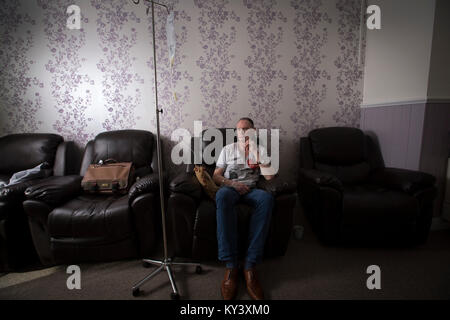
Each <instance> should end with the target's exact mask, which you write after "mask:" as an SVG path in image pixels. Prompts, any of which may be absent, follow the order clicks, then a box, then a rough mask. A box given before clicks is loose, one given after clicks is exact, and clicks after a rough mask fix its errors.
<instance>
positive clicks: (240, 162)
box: [216, 142, 265, 188]
mask: <svg viewBox="0 0 450 320" xmlns="http://www.w3.org/2000/svg"><path fill="white" fill-rule="evenodd" d="M263 151H265V149H264V147H263V146H258V152H259V154H260V158H262V157H261V154H262V153H263ZM249 159H250V163H256V159H254V157H253V156H252V155H249ZM252 161H253V162H252ZM216 166H217V167H218V168H222V169H225V172H224V177H225V178H227V179H230V180H234V181H239V182H242V183H244V184H245V185H247V186H248V187H250V188H254V187H255V186H256V183H257V182H258V179H259V175H260V169H259V168H255V169H252V168H250V166H249V165H248V163H247V161H246V159H245V152H244V150H241V149H239V147H238V143H237V142H235V143H231V144H228V145H226V146H225V147H223V149H222V151H221V152H220V155H219V158H218V159H217V162H216Z"/></svg>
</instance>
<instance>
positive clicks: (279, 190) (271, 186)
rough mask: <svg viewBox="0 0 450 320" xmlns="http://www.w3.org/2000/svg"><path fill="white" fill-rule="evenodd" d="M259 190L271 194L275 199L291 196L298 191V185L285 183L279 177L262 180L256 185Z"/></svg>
mask: <svg viewBox="0 0 450 320" xmlns="http://www.w3.org/2000/svg"><path fill="white" fill-rule="evenodd" d="M256 187H257V188H259V189H263V190H265V191H267V192H270V193H271V194H272V195H273V196H274V197H277V196H279V195H282V194H291V193H295V192H296V191H297V183H295V182H292V181H291V182H288V181H283V180H281V179H280V178H279V177H274V178H272V179H270V180H266V179H265V178H261V179H259V180H258V183H257V185H256Z"/></svg>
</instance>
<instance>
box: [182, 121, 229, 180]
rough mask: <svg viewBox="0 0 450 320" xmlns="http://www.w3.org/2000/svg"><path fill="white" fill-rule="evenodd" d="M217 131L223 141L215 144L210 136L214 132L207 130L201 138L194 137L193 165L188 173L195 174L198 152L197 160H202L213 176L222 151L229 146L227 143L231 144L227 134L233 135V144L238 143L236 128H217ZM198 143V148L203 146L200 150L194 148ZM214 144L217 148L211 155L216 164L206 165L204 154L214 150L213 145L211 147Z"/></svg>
mask: <svg viewBox="0 0 450 320" xmlns="http://www.w3.org/2000/svg"><path fill="white" fill-rule="evenodd" d="M215 130H218V132H220V133H221V137H222V141H219V142H220V143H219V142H215V138H214V137H210V136H209V135H211V134H213V133H214V131H211V130H208V129H205V130H203V131H202V134H201V137H193V138H191V162H190V163H191V164H190V165H187V166H186V171H187V172H193V170H194V166H195V164H194V158H195V154H194V152H195V151H197V152H198V154H197V157H196V158H197V159H202V164H203V165H204V166H205V168H206V170H207V171H208V173H209V174H210V175H212V173H213V172H214V169H215V168H216V161H217V159H218V158H219V155H220V152H221V151H222V149H223V147H224V146H225V145H226V144H227V142H228V143H229V141H227V133H228V134H230V135H231V134H232V137H231V136H230V140H231V139H232V141H233V142H236V141H237V135H236V129H234V128H216V129H215ZM196 142H197V143H198V146H201V149H200V148H197V150H196V149H195V148H194V144H195V143H196ZM213 142H215V144H217V145H216V148H213V149H211V151H212V152H211V155H212V156H213V157H214V159H215V160H214V163H212V164H209V163H206V162H205V161H204V159H203V152H204V151H205V150H207V151H209V148H212V147H213V145H211V144H212V143H213ZM200 152H202V154H200Z"/></svg>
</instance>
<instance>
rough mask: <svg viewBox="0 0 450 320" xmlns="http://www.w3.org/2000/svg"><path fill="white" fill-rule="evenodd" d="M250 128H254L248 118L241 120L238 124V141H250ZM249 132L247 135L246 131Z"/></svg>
mask: <svg viewBox="0 0 450 320" xmlns="http://www.w3.org/2000/svg"><path fill="white" fill-rule="evenodd" d="M249 129H254V128H253V126H252V124H251V123H250V122H249V121H247V120H240V121H239V122H238V123H237V124H236V131H237V137H238V141H239V142H241V143H243V142H245V141H248V139H249V137H248V132H247V130H249ZM246 132H247V136H246V134H245V133H246Z"/></svg>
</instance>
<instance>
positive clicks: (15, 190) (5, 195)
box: [0, 180, 40, 202]
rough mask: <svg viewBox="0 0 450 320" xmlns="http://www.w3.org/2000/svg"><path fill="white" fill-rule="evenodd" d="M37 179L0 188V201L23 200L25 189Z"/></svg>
mask: <svg viewBox="0 0 450 320" xmlns="http://www.w3.org/2000/svg"><path fill="white" fill-rule="evenodd" d="M38 181H40V180H29V181H24V182H19V183H16V184H13V185H10V186H5V187H3V188H0V201H2V202H10V201H21V200H23V199H24V198H25V194H24V192H25V190H26V189H27V188H28V187H29V186H31V185H32V184H33V183H37V182H38Z"/></svg>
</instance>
